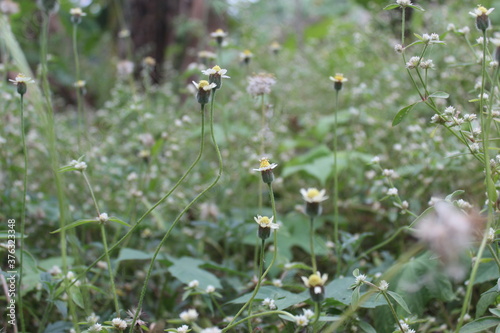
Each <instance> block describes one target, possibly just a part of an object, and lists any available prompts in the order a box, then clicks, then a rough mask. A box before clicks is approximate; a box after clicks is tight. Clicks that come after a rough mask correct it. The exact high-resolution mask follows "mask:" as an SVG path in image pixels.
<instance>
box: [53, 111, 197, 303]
mask: <svg viewBox="0 0 500 333" xmlns="http://www.w3.org/2000/svg"><path fill="white" fill-rule="evenodd" d="M204 137H205V106H204V105H202V107H201V143H200V151H199V153H198V156H197V157H196V159H195V161H194V162H193V163H192V164H191V166H190V167H189V168H188V169H187V171H186V172H185V173H184V175H183V176H182V177H181V178H180V179H179V180H178V181H177V183H176V184H175V185H174V186H173V187H172V189H171V190H170V191H168V192H167V194H165V195H164V196H163V197H162V198H161V199H160V200H158V201H157V202H156V203H155V204H154V205H153V206H151V207H150V208H149V209H148V210H147V211H146V212H145V213H144V214H142V216H141V217H140V218H139V219H138V220H137V222H136V223H135V224H134V225H133V226H132V228H130V230H129V231H128V232H127V233H126V234H125V235H124V236H123V237H122V238H120V240H118V241H117V242H116V243H115V244H114V245H113V246H111V248H110V249H109V251H108V252H113V251H114V250H115V249H116V248H118V247H119V246H120V244H122V243H123V242H124V241H125V240H126V239H127V238H128V236H130V235H131V234H132V233H133V232H134V231H135V230H136V229H137V228H138V227H139V225H140V224H141V223H142V221H144V219H145V218H146V217H147V216H149V214H151V213H152V212H153V210H155V209H156V207H158V206H159V205H161V204H162V203H163V202H164V201H165V200H166V199H167V198H168V197H170V195H171V194H172V193H173V192H174V191H175V190H176V189H177V187H179V185H180V184H181V183H182V182H183V181H184V179H186V177H187V176H188V175H189V174H190V173H191V171H192V170H193V168H194V167H195V165H196V164H198V162H199V160H200V158H201V155H202V154H203V148H204V142H205V141H204ZM61 232H62V231H61ZM104 257H105V254H101V255H100V256H99V257H98V258H97V259H96V260H94V262H93V263H91V264H90V265H88V267H87V268H86V269H85V270H84V271H83V272H82V273H80V274H79V275H78V276H77V278H76V279H75V281H77V280H79V279H80V278H82V277H83V276H84V275H85V274H87V272H89V271H90V270H91V269H92V267H94V266H95V265H97V263H98V262H99V261H101V260H102V259H103V258H104ZM75 281H74V282H72V283H71V284H70V285H69V286H68V287H70V286H71V285H73V284H74V283H75ZM62 292H63V291H59V292H58V293H56V297H57V296H59V295H60V294H61V293H62Z"/></svg>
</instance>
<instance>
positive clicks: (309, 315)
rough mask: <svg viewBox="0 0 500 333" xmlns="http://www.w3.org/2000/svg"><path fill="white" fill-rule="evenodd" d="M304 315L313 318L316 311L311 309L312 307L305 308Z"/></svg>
mask: <svg viewBox="0 0 500 333" xmlns="http://www.w3.org/2000/svg"><path fill="white" fill-rule="evenodd" d="M303 311H304V316H305V317H306V318H307V319H311V318H312V317H314V311H313V310H311V309H304V310H303Z"/></svg>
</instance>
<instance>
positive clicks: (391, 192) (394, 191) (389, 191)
mask: <svg viewBox="0 0 500 333" xmlns="http://www.w3.org/2000/svg"><path fill="white" fill-rule="evenodd" d="M387 195H394V196H395V195H398V189H397V188H395V187H391V188H389V189H387Z"/></svg>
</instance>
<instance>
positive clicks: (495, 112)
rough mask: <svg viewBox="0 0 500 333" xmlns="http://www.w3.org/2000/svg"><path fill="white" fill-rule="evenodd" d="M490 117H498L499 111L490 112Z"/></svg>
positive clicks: (499, 115)
mask: <svg viewBox="0 0 500 333" xmlns="http://www.w3.org/2000/svg"><path fill="white" fill-rule="evenodd" d="M491 116H492V117H500V111H499V110H493V111H491Z"/></svg>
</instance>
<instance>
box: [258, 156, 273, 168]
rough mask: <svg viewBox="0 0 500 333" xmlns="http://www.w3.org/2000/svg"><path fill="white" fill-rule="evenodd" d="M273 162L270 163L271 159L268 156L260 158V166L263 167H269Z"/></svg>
mask: <svg viewBox="0 0 500 333" xmlns="http://www.w3.org/2000/svg"><path fill="white" fill-rule="evenodd" d="M270 165H271V164H270V163H269V160H268V159H267V158H263V159H261V160H260V167H261V168H267V167H269V166H270Z"/></svg>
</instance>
